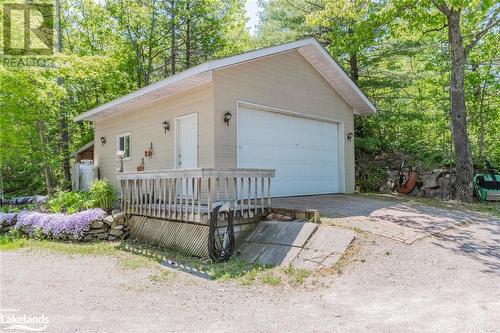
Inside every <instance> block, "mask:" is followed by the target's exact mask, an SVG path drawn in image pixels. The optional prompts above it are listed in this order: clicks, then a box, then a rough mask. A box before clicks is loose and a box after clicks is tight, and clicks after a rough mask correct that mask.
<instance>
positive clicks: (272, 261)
mask: <svg viewBox="0 0 500 333" xmlns="http://www.w3.org/2000/svg"><path fill="white" fill-rule="evenodd" d="M300 250H302V248H300V247H295V246H287V245H278V244H268V245H266V248H265V250H264V252H263V253H262V254H261V255H260V256H259V258H258V259H257V262H258V263H259V264H261V265H272V266H288V265H290V264H291V263H292V261H293V260H294V259H295V258H296V257H297V255H298V254H299V252H300Z"/></svg>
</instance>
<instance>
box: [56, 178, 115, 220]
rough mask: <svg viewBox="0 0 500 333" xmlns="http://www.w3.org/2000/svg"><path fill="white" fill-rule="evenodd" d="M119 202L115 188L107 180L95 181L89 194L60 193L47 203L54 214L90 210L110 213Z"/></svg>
mask: <svg viewBox="0 0 500 333" xmlns="http://www.w3.org/2000/svg"><path fill="white" fill-rule="evenodd" d="M117 200H118V195H117V193H116V190H115V189H114V188H113V186H112V185H111V184H110V183H108V182H107V181H105V180H94V181H93V182H92V184H91V185H90V191H89V192H65V191H61V192H58V193H57V194H56V195H54V196H53V197H51V199H50V200H49V201H48V202H47V207H48V209H49V211H50V212H52V213H68V214H72V213H76V212H79V211H82V210H85V209H89V208H102V209H104V210H107V211H110V210H111V209H112V208H113V204H114V203H115V202H116V201H117Z"/></svg>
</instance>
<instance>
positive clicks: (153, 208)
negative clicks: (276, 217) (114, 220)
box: [117, 168, 275, 223]
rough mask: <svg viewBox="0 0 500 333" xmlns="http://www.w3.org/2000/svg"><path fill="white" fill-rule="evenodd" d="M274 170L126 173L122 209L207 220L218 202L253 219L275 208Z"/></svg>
mask: <svg viewBox="0 0 500 333" xmlns="http://www.w3.org/2000/svg"><path fill="white" fill-rule="evenodd" d="M274 173H275V170H273V169H213V168H197V169H170V170H164V171H141V172H122V173H118V175H117V177H118V179H119V180H120V192H121V206H122V211H124V212H126V213H130V214H134V215H143V216H149V217H156V218H164V219H169V220H175V221H185V222H198V223H207V221H208V220H209V218H210V207H211V205H212V203H213V202H215V201H226V202H230V204H231V206H232V208H233V210H234V212H235V218H237V219H245V218H253V217H258V216H262V215H264V214H266V212H268V210H269V208H270V207H271V195H270V193H271V178H272V177H274Z"/></svg>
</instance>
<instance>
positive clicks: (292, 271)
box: [282, 265, 312, 285]
mask: <svg viewBox="0 0 500 333" xmlns="http://www.w3.org/2000/svg"><path fill="white" fill-rule="evenodd" d="M282 270H283V273H285V275H286V276H287V278H288V280H289V281H290V283H291V284H293V285H299V284H303V283H304V282H305V281H306V279H307V278H308V277H309V276H310V275H311V273H312V272H311V271H310V270H308V269H303V268H295V267H293V266H292V265H288V266H287V267H285V268H283V269H282Z"/></svg>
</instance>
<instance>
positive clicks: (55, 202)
mask: <svg viewBox="0 0 500 333" xmlns="http://www.w3.org/2000/svg"><path fill="white" fill-rule="evenodd" d="M89 199H90V194H89V193H86V192H64V191H63V192H59V193H57V194H56V195H54V196H53V197H52V198H51V199H50V200H49V201H48V202H47V207H48V209H49V211H50V212H52V213H68V214H72V213H76V212H79V211H81V210H84V209H87V208H90V202H89Z"/></svg>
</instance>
